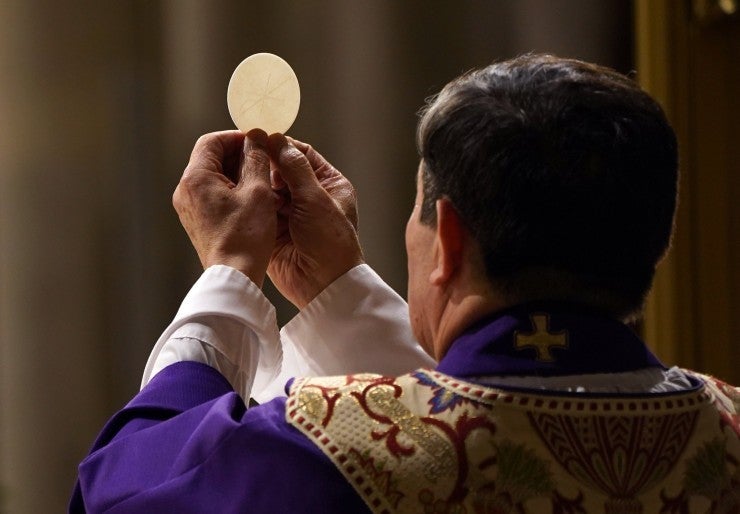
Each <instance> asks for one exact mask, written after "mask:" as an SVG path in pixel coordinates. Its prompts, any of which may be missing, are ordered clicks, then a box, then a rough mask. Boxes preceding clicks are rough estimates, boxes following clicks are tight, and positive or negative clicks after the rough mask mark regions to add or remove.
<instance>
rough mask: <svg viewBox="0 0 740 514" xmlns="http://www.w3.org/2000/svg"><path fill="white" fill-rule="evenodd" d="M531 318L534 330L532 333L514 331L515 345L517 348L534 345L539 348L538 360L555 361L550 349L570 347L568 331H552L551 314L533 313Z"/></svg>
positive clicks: (536, 348)
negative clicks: (550, 329)
mask: <svg viewBox="0 0 740 514" xmlns="http://www.w3.org/2000/svg"><path fill="white" fill-rule="evenodd" d="M530 319H531V320H532V325H533V326H534V331H533V332H530V333H521V332H519V331H516V332H514V347H515V348H516V349H517V350H518V349H521V348H527V347H532V348H534V349H535V350H537V360H538V361H544V362H552V361H554V360H555V358H554V357H553V356H552V354H551V353H550V349H552V348H553V347H557V348H568V331H567V330H561V331H560V332H550V331H549V328H550V327H549V325H550V316H549V315H548V314H532V315H531V316H530Z"/></svg>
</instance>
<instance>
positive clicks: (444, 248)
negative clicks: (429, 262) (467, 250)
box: [429, 198, 465, 286]
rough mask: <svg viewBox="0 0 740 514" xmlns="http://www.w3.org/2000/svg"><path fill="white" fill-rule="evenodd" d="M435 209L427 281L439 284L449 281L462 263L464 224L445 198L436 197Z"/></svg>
mask: <svg viewBox="0 0 740 514" xmlns="http://www.w3.org/2000/svg"><path fill="white" fill-rule="evenodd" d="M436 209H437V227H436V232H435V241H434V268H433V269H432V272H431V273H430V275H429V281H430V282H431V283H432V284H434V285H437V286H441V285H445V284H446V283H448V282H449V281H450V279H451V278H452V277H453V276H454V275H455V272H456V271H457V270H458V269H459V268H460V266H461V264H462V259H463V246H464V240H465V226H464V224H463V221H462V218H460V214H459V213H458V212H457V209H455V206H454V205H452V202H450V201H449V200H448V199H447V198H440V199H438V200H437V202H436Z"/></svg>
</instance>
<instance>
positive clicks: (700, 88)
mask: <svg viewBox="0 0 740 514" xmlns="http://www.w3.org/2000/svg"><path fill="white" fill-rule="evenodd" d="M726 3H727V2H720V1H714V0H711V1H710V0H697V1H693V2H689V1H682V2H676V1H673V0H639V1H638V2H636V4H635V5H636V11H635V14H636V16H635V20H636V42H637V44H636V50H637V70H638V78H639V80H640V82H641V84H642V85H643V86H644V87H645V88H646V89H647V90H648V91H650V92H651V93H652V94H653V95H654V96H655V97H656V98H657V99H658V100H659V101H660V102H661V103H662V105H663V107H664V108H665V110H666V113H667V115H668V117H669V118H670V120H671V122H672V123H673V125H674V128H675V129H676V133H677V136H678V141H679V152H680V161H681V164H680V168H681V179H680V195H679V196H680V199H679V207H678V213H677V219H676V233H675V238H674V241H673V245H672V248H671V251H670V252H669V254H668V256H667V257H666V259H665V260H664V262H663V263H662V265H661V266H660V267H659V270H658V274H657V276H656V279H655V285H654V289H653V292H652V294H651V296H650V299H649V301H648V306H647V310H646V317H645V333H646V339H647V341H648V342H649V343H650V344H652V345H653V346H654V347H655V349H656V351H657V352H658V354H659V355H660V357H661V358H663V359H664V360H665V361H666V363H668V364H678V365H681V366H686V367H693V368H696V369H697V370H699V371H705V372H708V373H713V374H716V375H717V376H719V377H720V378H723V379H725V380H728V381H735V382H737V381H740V367H738V365H737V363H738V361H740V345H738V344H737V340H738V338H739V337H740V323H739V322H738V316H737V313H738V312H739V311H740V221H739V220H740V204H738V202H737V201H735V199H736V198H737V197H738V195H739V194H740V181H738V178H737V177H738V175H739V173H738V165H737V163H738V162H740V149H739V148H738V145H737V137H738V136H737V134H738V132H739V130H740V122H739V121H738V119H740V102H738V100H737V91H738V90H739V89H740V71H739V70H738V67H737V63H738V62H740V20H738V17H737V16H730V15H728V14H726V13H725V14H723V13H722V9H721V4H726ZM702 13H703V14H702Z"/></svg>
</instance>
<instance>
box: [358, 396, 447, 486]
mask: <svg viewBox="0 0 740 514" xmlns="http://www.w3.org/2000/svg"><path fill="white" fill-rule="evenodd" d="M368 399H370V400H371V401H372V402H373V404H374V406H375V407H377V409H378V410H379V411H380V412H382V413H383V414H384V415H386V416H387V417H388V418H390V419H391V421H393V423H394V424H395V425H397V426H398V427H399V428H400V429H401V431H402V432H403V433H404V434H406V435H408V436H409V437H410V438H411V439H413V440H414V442H416V443H417V444H418V445H419V446H420V447H421V448H422V449H423V450H424V451H425V452H427V453H428V454H429V455H430V456H431V457H432V459H431V462H429V465H428V467H427V468H426V469H425V470H424V475H425V476H426V477H427V478H428V479H429V480H430V481H432V482H436V481H437V480H438V479H439V478H440V477H443V476H446V475H449V474H450V473H454V472H455V465H456V460H457V459H456V457H455V450H454V448H453V447H452V446H451V445H450V443H449V442H448V441H447V440H446V439H444V438H442V437H440V436H439V435H437V434H436V433H435V432H434V431H433V430H432V429H431V428H430V427H429V426H428V425H426V424H424V423H422V421H421V420H420V419H419V418H418V417H417V416H415V415H414V414H413V413H412V412H411V411H410V410H409V409H408V408H406V406H404V405H403V404H402V403H401V402H399V401H398V399H397V398H395V397H394V396H393V388H392V387H388V386H379V387H374V388H373V389H372V390H371V391H370V392H369V393H368Z"/></svg>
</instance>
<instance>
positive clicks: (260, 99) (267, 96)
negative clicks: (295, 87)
mask: <svg viewBox="0 0 740 514" xmlns="http://www.w3.org/2000/svg"><path fill="white" fill-rule="evenodd" d="M270 80H272V73H270V74H269V75H268V76H267V80H266V81H265V88H264V90H263V91H262V92H261V93H251V94H249V95H248V98H247V99H245V100H244V102H243V103H242V107H241V108H242V111H248V110H250V109H254V108H255V107H256V106H257V105H258V104H259V106H260V114H262V109H264V107H265V101H266V100H272V101H274V102H282V101H284V100H285V98H283V97H279V96H278V97H275V96H271V95H272V94H273V93H274V92H275V91H277V90H278V89H280V87H282V86H283V85H284V84H285V83H286V82H288V81H289V80H290V77H288V78H286V79H285V80H283V81H282V82H281V83H280V84H278V85H277V86H275V87H273V88H272V89H268V88H269V87H270ZM245 96H247V95H245ZM254 98H257V99H256V100H254V101H253V102H252V103H251V104H250V105H249V106H248V107H244V105H245V104H246V103H247V101H249V100H252V99H254Z"/></svg>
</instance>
